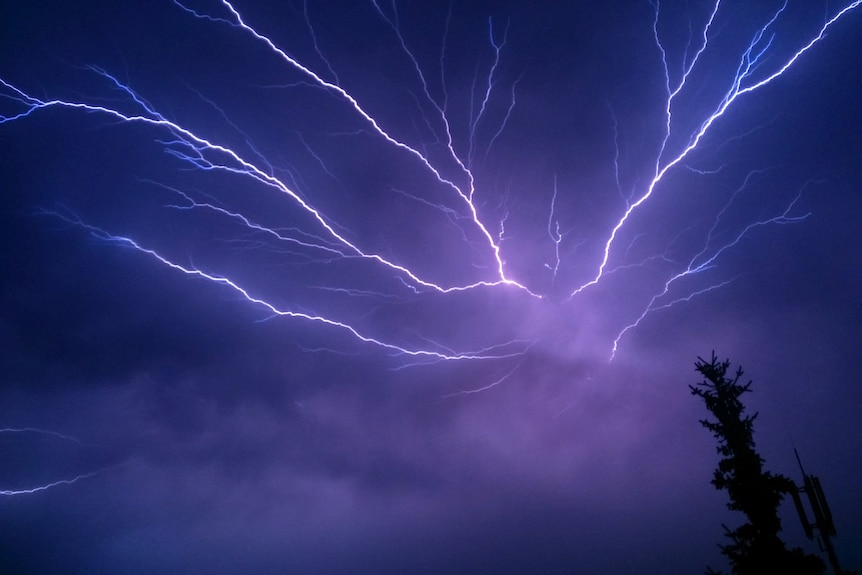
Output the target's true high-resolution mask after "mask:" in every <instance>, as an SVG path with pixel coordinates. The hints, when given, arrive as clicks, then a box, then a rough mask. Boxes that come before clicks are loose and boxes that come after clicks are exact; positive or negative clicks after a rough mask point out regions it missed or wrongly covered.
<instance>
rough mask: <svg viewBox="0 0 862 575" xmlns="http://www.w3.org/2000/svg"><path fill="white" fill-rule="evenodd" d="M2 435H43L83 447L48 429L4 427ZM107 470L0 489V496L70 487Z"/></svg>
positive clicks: (76, 440)
mask: <svg viewBox="0 0 862 575" xmlns="http://www.w3.org/2000/svg"><path fill="white" fill-rule="evenodd" d="M3 434H14V435H43V436H47V437H52V438H55V439H60V440H63V441H68V442H71V443H75V444H77V445H78V446H82V445H83V443H81V441H80V440H78V439H77V438H75V437H72V436H70V435H65V434H62V433H59V432H57V431H51V430H50V429H39V428H36V427H19V428H14V427H6V428H3V429H0V435H3ZM108 469H109V468H104V469H99V470H96V471H92V472H90V473H81V474H78V475H76V476H74V477H72V478H68V479H58V480H55V481H51V482H48V483H43V484H41V485H36V486H34V487H25V488H21V489H0V496H5V497H12V496H17V495H31V494H33V493H38V492H40V491H47V490H48V489H51V488H54V487H58V486H61V485H72V484H74V483H77V482H78V481H81V480H82V479H87V478H89V477H93V476H94V475H98V474H100V473H104V472H105V471H107V470H108Z"/></svg>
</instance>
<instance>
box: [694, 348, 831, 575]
mask: <svg viewBox="0 0 862 575" xmlns="http://www.w3.org/2000/svg"><path fill="white" fill-rule="evenodd" d="M697 359H698V361H697V362H696V363H695V370H696V371H697V372H699V373H700V374H701V375H702V376H703V378H704V379H703V381H702V382H701V383H699V384H697V385H690V386H689V389H690V390H691V393H692V394H693V395H696V396H697V397H699V398H701V399H702V400H703V401H704V403H705V404H706V408H707V410H708V411H709V412H710V413H711V414H712V415H713V416H714V417H715V420H709V419H702V420H700V423H701V425H703V426H704V427H705V428H707V429H708V430H709V431H711V432H712V435H713V436H714V437H715V438H716V439H717V440H718V448H717V450H718V453H719V454H720V455H721V456H722V459H721V461H719V463H718V468H717V469H716V470H715V473H714V475H713V478H712V484H713V485H714V486H715V488H716V489H718V490H726V491H727V494H728V497H729V498H730V502H729V503H728V504H727V506H728V508H730V509H732V510H734V511H741V512H742V513H743V514H745V516H746V518H747V519H748V521H747V522H746V523H744V524H743V525H741V526H739V527H737V528H736V529H732V530H731V529H729V528H728V527H727V526H723V527H724V530H725V535H726V536H727V537H728V538H729V539H730V543H728V544H726V545H720V547H721V552H722V553H723V554H724V555H725V556H726V557H727V558H728V560H729V561H730V566H731V571H732V573H734V574H735V575H755V574H756V575H760V574H765V573H795V574H798V575H822V574H823V573H824V572H825V571H826V565H825V564H824V563H823V561H822V560H821V559H820V558H819V557H817V556H816V555H810V554H806V553H805V552H804V551H802V549H800V548H798V547H796V548H793V549H787V547H786V545H785V544H784V541H782V540H781V538H780V537H779V535H778V534H779V532H780V531H781V520H780V519H779V517H778V506H779V504H780V503H781V500H782V499H783V497H784V495H785V494H786V493H790V492H791V491H792V490H795V489H796V486H795V485H794V483H793V481H791V480H790V479H788V478H787V477H785V476H784V475H775V474H772V473H770V472H769V471H765V470H764V468H763V463H764V461H763V458H761V457H760V454H758V453H757V451H756V450H755V448H754V420H755V419H756V418H757V413H755V414H754V415H746V414H745V405H744V404H743V403H742V401H741V399H740V397H741V396H742V394H744V393H746V392H748V391H750V389H749V388H750V386H751V381H749V382H748V383H745V384H741V383H740V379H741V378H742V375H743V371H742V368H739V369H737V371H736V374H735V376H733V377H732V378H729V377H728V376H727V370H728V368H729V367H730V361H729V360H725V361H719V360H718V359H717V358H716V356H715V352H713V353H712V358H711V359H710V360H709V361H706V360H704V359H703V358H700V357H698V358H697ZM707 573H708V574H715V573H717V572H715V571H713V570H712V569H707Z"/></svg>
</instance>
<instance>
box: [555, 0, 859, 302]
mask: <svg viewBox="0 0 862 575" xmlns="http://www.w3.org/2000/svg"><path fill="white" fill-rule="evenodd" d="M859 4H862V0H857V1H856V2H852V3H851V4H848V5H847V6H845V7H844V8H842V9H841V10H840V11H839V12H838V13H836V14H835V15H834V16H832V17H831V18H829V19H828V20H827V21H826V22H825V23H824V24H823V26H822V27H821V28H820V30H819V31H818V33H817V34H816V35H815V36H814V37H813V38H812V39H811V40H809V41H808V42H807V43H806V44H804V45H803V46H802V47H801V48H799V49H798V50H797V51H796V52H794V53H793V55H792V56H790V57H789V58H787V59H786V60H785V61H784V63H783V64H782V65H781V66H778V67H777V68H776V69H774V70H773V71H772V72H771V73H767V74H766V75H765V77H762V78H761V79H760V80H757V79H756V73H757V72H758V70H759V69H760V67H761V64H762V63H763V61H764V60H765V58H766V56H767V55H768V54H769V49H770V47H771V45H772V41H773V36H772V35H770V28H771V27H772V26H773V25H774V24H775V22H776V21H777V20H778V18H779V17H780V16H781V14H782V13H783V12H784V10H785V9H786V8H787V2H786V1H785V2H784V4H782V6H781V7H780V8H779V9H778V10H776V12H775V13H774V14H773V16H772V18H771V19H770V20H769V21H768V22H767V23H766V24H764V25H763V27H761V28H760V29H759V30H758V31H757V32H756V33H755V34H754V36H753V37H752V39H751V41H750V42H749V44H748V47H747V48H746V49H745V51H744V52H743V53H742V55H741V56H740V58H739V64H738V66H737V69H736V74H735V75H734V76H733V78H732V80H731V81H730V83H729V86H728V87H727V89H726V91H725V93H724V96H723V97H722V98H721V100H720V102H719V103H718V104H717V105H716V107H715V108H714V109H713V111H712V112H711V113H709V114H708V115H707V116H706V119H705V120H703V122H702V123H701V124H700V127H699V128H698V129H697V130H696V131H695V132H694V133H692V134H691V135H690V137H689V140H688V143H687V144H686V145H685V146H683V148H682V149H681V150H680V151H679V152H677V153H676V154H673V153H671V154H669V156H670V158H669V159H665V156H666V155H668V154H666V152H667V145H668V142H669V140H670V137H671V134H672V132H673V125H674V122H673V119H674V114H673V105H674V102H675V100H676V99H677V97H678V96H679V95H680V94H681V93H682V92H683V90H684V89H685V88H686V86H687V83H688V80H689V78H690V76H691V73H692V71H693V70H694V69H695V67H696V65H697V63H698V60H699V59H700V56H701V55H702V54H703V53H704V52H705V51H706V50H707V49H708V47H709V40H710V30H711V28H712V24H713V22H714V20H715V17H716V14H717V13H718V10H719V7H720V5H721V0H718V1H717V2H716V3H715V4H714V5H713V10H712V12H711V14H710V16H709V19H708V20H707V22H706V24H705V26H704V27H703V34H702V42H701V45H700V47H699V48H698V50H697V52H696V53H695V55H694V57H693V58H692V59H691V62H690V63H689V64H688V66H686V68H685V71H684V73H683V74H682V75H681V77H680V79H679V81H678V82H677V83H676V84H673V83H672V81H671V77H670V72H669V66H668V62H667V51H666V50H665V47H664V44H663V43H662V41H661V38H660V35H659V32H658V22H659V3H658V2H654V3H653V7H654V8H655V19H654V20H653V35H654V37H655V43H656V47H657V48H658V50H659V52H660V53H661V56H662V64H663V65H664V76H665V80H666V81H665V88H666V93H667V99H666V101H665V117H666V124H665V128H666V130H665V136H664V139H663V141H662V144H661V147H660V149H659V153H658V156H657V159H656V164H655V175H654V176H653V178H652V180H651V181H650V183H649V185H648V186H647V187H646V190H645V191H644V192H643V193H642V194H641V195H640V197H638V199H637V200H635V201H634V202H633V203H632V204H631V205H629V206H628V208H627V209H626V210H625V212H624V213H623V215H622V216H621V217H620V219H619V220H618V221H617V223H616V225H614V227H613V228H612V229H611V232H610V235H609V236H608V239H607V241H606V242H605V246H604V251H603V254H602V260H601V263H600V264H599V267H598V271H597V273H596V275H595V277H594V278H593V279H592V280H590V281H588V282H586V283H584V284H583V285H581V286H580V287H578V288H577V289H576V290H574V291H573V292H572V296H575V295H577V294H579V293H580V292H582V291H583V290H584V289H586V288H588V287H590V286H594V285H596V284H598V283H599V281H600V280H601V279H602V277H603V276H604V275H605V269H606V267H607V265H608V260H609V259H610V255H611V249H612V247H613V245H614V243H615V241H616V239H617V236H618V235H619V232H620V230H622V228H623V227H624V226H625V225H626V223H627V222H628V221H629V219H630V218H631V217H632V215H633V214H634V213H635V212H636V211H637V210H638V208H640V207H641V206H643V205H644V204H646V203H647V202H648V201H649V200H650V198H651V197H652V196H653V194H654V193H655V192H656V189H657V187H658V185H659V184H660V183H661V182H662V180H663V179H664V178H665V176H666V175H667V174H668V172H670V171H671V170H672V169H674V168H675V167H677V166H679V165H681V164H682V163H683V162H684V161H685V160H686V159H687V158H688V157H689V156H691V155H692V153H693V152H694V151H695V150H697V149H698V147H699V145H700V143H701V141H702V140H703V138H704V137H706V135H707V134H708V133H709V131H710V128H712V126H713V125H714V124H715V123H716V122H717V121H718V120H719V119H721V118H722V117H723V116H724V115H725V114H726V113H727V111H728V110H730V109H731V107H732V106H734V104H735V103H736V102H737V101H738V100H739V99H740V98H741V97H743V96H745V95H747V94H751V93H753V92H755V91H757V90H760V89H761V88H764V87H765V86H767V85H769V84H770V83H771V82H772V81H774V80H775V79H776V78H778V77H780V76H782V75H783V74H784V73H785V72H787V71H788V70H789V69H790V68H791V67H792V66H793V65H794V64H795V63H796V62H797V61H798V60H799V59H800V58H801V57H802V56H803V55H804V54H805V53H806V52H808V51H809V50H811V49H812V48H813V47H814V46H815V45H816V44H817V43H818V42H820V41H821V40H823V38H824V37H825V36H826V31H827V30H828V29H829V28H830V27H831V26H833V25H834V24H835V23H836V22H838V21H839V20H840V19H841V18H842V17H843V16H844V15H845V14H847V13H848V12H850V11H851V10H854V9H855V8H857V7H858V6H859ZM782 221H783V220H782ZM728 247H729V246H728ZM722 251H723V250H722ZM716 255H718V254H716ZM671 281H673V280H671Z"/></svg>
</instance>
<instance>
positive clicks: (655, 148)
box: [2, 1, 860, 365]
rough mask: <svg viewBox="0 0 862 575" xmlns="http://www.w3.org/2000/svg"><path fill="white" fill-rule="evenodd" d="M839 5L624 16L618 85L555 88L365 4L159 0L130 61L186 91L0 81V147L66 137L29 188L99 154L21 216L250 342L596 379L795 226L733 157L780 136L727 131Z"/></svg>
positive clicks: (131, 77)
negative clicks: (243, 329)
mask: <svg viewBox="0 0 862 575" xmlns="http://www.w3.org/2000/svg"><path fill="white" fill-rule="evenodd" d="M859 3H860V2H853V3H850V4H847V5H845V6H843V7H841V8H840V9H837V10H834V11H832V12H831V13H830V14H828V15H827V17H826V18H825V19H824V20H822V21H820V22H813V23H811V24H810V25H809V26H808V27H807V28H806V29H805V31H804V33H800V32H799V31H798V30H795V29H793V27H792V26H788V25H786V24H785V22H786V21H789V20H792V15H791V13H792V12H793V9H794V7H792V6H788V5H787V4H780V3H779V4H776V5H775V6H774V7H773V8H772V9H771V10H770V11H764V12H762V13H757V14H753V13H748V12H746V11H745V10H746V9H744V8H742V7H736V6H732V5H730V4H729V3H721V2H716V3H714V4H705V5H703V6H701V7H700V8H699V9H697V10H692V11H691V12H689V13H684V14H679V13H672V12H671V10H673V9H674V8H672V7H668V8H665V7H664V6H660V5H659V4H658V3H655V4H653V5H650V4H649V3H644V6H643V7H642V8H641V9H640V10H639V11H638V13H637V14H625V15H624V17H621V19H623V20H625V19H627V18H631V19H632V20H636V21H638V22H639V23H640V24H639V28H638V33H637V34H638V35H637V37H636V39H635V40H633V39H632V38H623V37H617V36H615V35H613V34H609V36H608V37H607V38H602V39H600V41H599V44H600V46H602V47H603V48H602V49H606V48H608V47H611V46H613V47H614V49H615V50H616V51H619V50H620V48H619V45H620V44H627V43H630V42H634V43H642V45H643V47H644V50H647V49H648V50H649V52H650V53H651V54H652V56H651V57H649V58H647V62H648V65H649V68H650V70H649V73H648V74H645V73H643V70H642V69H643V66H644V63H643V54H636V55H633V56H632V57H634V56H637V57H638V58H640V61H639V62H638V68H639V69H640V70H641V73H640V74H639V75H637V76H635V75H633V69H625V68H626V66H625V65H624V66H622V68H624V70H623V71H622V72H620V71H618V70H615V69H612V68H610V67H608V68H605V66H606V64H605V62H607V61H608V59H600V58H599V57H600V56H602V54H596V57H597V58H599V59H597V60H596V63H594V64H592V65H587V64H585V65H584V66H583V67H582V68H580V69H576V70H568V71H566V70H561V69H559V68H555V67H554V64H553V58H554V56H553V55H550V54H549V55H548V61H546V62H536V61H527V60H525V59H524V58H521V57H519V44H518V42H522V41H526V40H525V37H524V36H523V35H519V34H518V32H517V30H516V28H517V26H518V25H517V23H516V22H509V21H507V20H506V19H505V18H498V17H492V18H490V19H484V18H485V17H483V19H481V20H478V19H477V20H470V21H469V23H470V26H466V25H465V23H464V22H462V21H461V20H460V19H459V15H458V14H457V13H454V12H452V13H449V14H445V13H444V14H438V15H429V14H425V13H419V12H417V10H421V9H420V8H415V7H412V8H408V7H402V6H400V5H399V4H397V3H388V2H369V3H367V4H365V3H355V4H356V5H355V6H351V7H349V8H345V9H344V11H343V12H339V13H338V14H323V13H320V14H318V13H316V11H315V7H314V6H313V5H308V6H304V7H303V10H300V11H298V12H289V13H287V12H286V13H284V14H281V15H280V17H279V18H278V19H277V20H272V19H271V18H270V19H267V18H263V17H256V14H254V13H252V8H253V7H251V6H249V7H248V8H247V9H248V11H249V13H248V14H246V8H245V7H244V6H243V5H241V4H239V3H237V4H236V5H234V4H232V3H229V2H226V1H225V2H200V3H195V4H194V5H193V4H190V3H181V2H175V3H173V4H167V3H166V4H164V5H160V6H158V8H157V10H158V11H159V12H164V11H168V12H170V15H169V16H168V18H169V19H171V22H173V23H177V24H176V25H177V26H182V30H183V32H182V33H180V32H176V36H175V37H174V36H172V37H171V38H170V41H164V42H163V45H159V46H154V45H153V43H152V42H151V41H145V40H146V38H147V34H149V33H150V32H148V31H144V32H142V34H143V37H142V38H139V39H138V40H139V41H141V42H144V44H145V46H144V48H141V50H144V49H146V50H147V51H149V52H156V53H158V54H159V57H162V58H164V59H165V61H170V62H171V63H172V68H173V67H174V66H175V67H176V69H177V70H182V71H183V72H182V73H177V74H163V73H162V72H161V71H160V69H159V68H158V67H157V66H154V65H153V64H152V62H151V61H149V62H148V65H144V63H143V60H141V54H140V53H138V52H137V51H136V48H135V47H131V48H130V50H131V52H130V53H124V55H123V65H117V66H106V65H102V64H99V65H96V64H94V63H93V62H80V63H79V62H76V63H75V64H80V67H79V68H69V67H68V65H67V64H65V63H64V65H65V66H67V69H66V71H65V72H64V73H63V74H62V77H64V78H67V79H68V80H69V81H70V82H73V84H71V85H73V86H74V89H71V88H69V87H64V85H63V83H62V82H59V81H53V80H51V79H50V78H47V77H46V78H42V79H41V80H39V81H36V82H33V81H28V80H26V79H25V78H27V77H28V76H27V75H25V74H22V73H20V71H19V74H18V76H17V77H15V78H13V77H11V76H4V77H3V79H2V96H3V99H2V105H3V108H2V122H3V123H5V124H10V123H16V124H19V123H28V122H57V123H58V124H61V125H63V126H65V130H66V132H65V134H66V135H64V136H62V137H63V138H69V139H68V140H66V139H63V140H61V141H55V142H43V143H41V144H40V145H44V146H45V149H46V152H45V157H44V160H45V162H46V166H48V165H49V163H48V162H49V160H50V156H51V155H52V154H75V153H76V148H77V147H78V142H79V141H84V140H85V141H87V142H88V143H90V144H93V146H94V147H95V148H96V149H100V150H101V151H102V153H104V154H105V156H104V158H101V157H100V158H95V159H94V160H93V161H94V162H95V163H96V164H106V165H102V170H101V171H100V173H97V174H93V175H91V178H92V179H91V180H90V182H91V187H90V188H89V189H88V190H87V194H88V196H87V198H86V199H85V200H78V201H72V200H71V199H69V198H71V197H75V196H78V197H80V196H81V194H80V193H69V192H70V190H66V189H58V190H57V195H58V197H59V198H65V199H61V201H57V202H56V203H54V204H52V205H48V206H40V208H39V211H40V213H46V214H49V215H51V216H52V217H54V218H56V219H55V221H58V222H66V223H69V224H72V227H75V228H77V229H80V230H82V231H85V232H89V233H91V234H92V235H93V237H95V238H98V239H99V240H102V241H105V242H107V243H110V244H115V245H116V246H118V247H123V248H130V249H131V250H132V251H133V252H135V255H136V256H138V257H140V258H141V260H142V264H141V265H148V264H153V265H156V266H165V267H166V269H169V270H171V271H172V272H176V275H177V278H178V281H179V280H180V276H183V275H185V276H190V280H193V281H199V282H206V283H209V284H213V285H214V286H217V287H218V288H220V289H223V290H225V292H226V297H230V298H233V299H239V300H245V301H247V302H248V303H249V304H250V305H251V306H253V307H254V308H255V309H258V310H260V312H261V316H260V317H261V319H268V318H273V319H275V318H285V319H293V320H297V321H303V322H310V323H315V324H318V325H319V329H321V330H334V331H336V332H338V333H339V334H341V335H343V336H344V337H345V339H344V340H341V341H340V343H338V344H334V345H333V347H335V348H339V349H343V348H344V347H345V346H347V345H349V344H348V343H346V342H347V341H351V340H353V341H356V342H357V344H358V345H360V346H365V347H368V348H376V349H378V350H379V351H380V352H382V353H386V354H391V355H393V356H395V357H396V358H398V361H399V362H400V363H399V365H404V364H413V363H416V362H420V363H424V362H428V361H449V360H478V359H493V358H510V357H512V356H514V355H517V354H519V353H522V352H524V351H525V350H526V349H527V348H528V347H529V346H530V345H532V344H533V343H534V342H535V341H537V340H539V339H542V338H554V339H563V340H566V339H568V338H571V339H572V340H573V341H575V340H579V338H588V339H589V340H590V341H599V342H601V346H602V348H603V350H604V352H603V353H604V355H605V356H606V357H611V356H613V355H614V354H615V353H616V352H617V351H618V350H619V349H620V346H624V345H625V336H626V335H627V334H628V333H630V332H631V331H632V330H635V329H636V328H637V327H638V326H639V325H640V324H641V322H643V321H645V320H647V318H648V317H649V316H650V315H651V314H653V313H661V310H664V309H667V308H668V307H670V306H674V305H685V303H687V302H690V301H691V300H692V299H693V298H697V297H708V295H707V294H709V293H711V292H713V291H714V290H719V289H722V288H723V287H724V286H726V285H727V284H728V283H730V282H732V281H733V280H734V279H735V277H736V274H735V272H734V273H728V272H726V271H724V270H723V265H725V262H726V260H727V258H730V257H733V254H734V253H738V252H740V251H742V250H745V249H746V245H747V242H750V241H755V240H756V238H757V236H758V234H760V233H762V229H761V228H768V227H775V226H777V225H778V224H784V223H798V222H801V221H803V220H804V219H805V217H806V215H807V211H806V210H805V208H804V207H803V206H804V205H805V201H804V200H805V194H806V191H807V190H808V189H809V187H810V186H811V185H813V184H812V183H811V182H807V183H806V182H805V181H800V182H798V183H796V184H792V185H788V184H783V185H782V186H781V189H774V185H773V184H772V182H771V181H770V177H771V175H772V174H773V173H774V172H775V171H776V170H777V168H776V167H775V166H752V165H748V164H744V163H741V162H738V161H733V160H732V157H731V155H730V154H728V153H727V150H732V149H733V148H734V146H736V145H738V144H739V142H744V141H745V138H746V134H748V133H749V132H751V131H757V130H758V129H759V130H768V129H769V123H770V122H772V121H774V120H775V118H773V117H771V116H768V115H764V116H762V117H754V118H753V119H752V118H751V116H748V118H749V123H747V124H745V125H739V124H738V123H737V122H738V119H737V116H735V114H737V109H744V108H745V106H746V101H747V100H748V101H750V100H753V99H754V98H755V93H757V94H762V95H761V96H758V97H762V98H764V99H768V98H769V97H770V91H779V90H781V89H782V87H781V86H779V85H777V84H778V79H779V78H780V77H781V76H782V75H785V74H794V73H796V70H795V68H796V67H798V65H799V63H800V62H801V61H803V60H805V59H809V58H816V57H817V54H816V52H817V50H816V48H817V45H818V43H820V42H826V41H828V40H827V39H826V32H827V31H831V30H832V29H833V28H838V27H840V26H841V25H842V24H843V22H842V20H843V19H845V18H846V17H848V15H849V14H850V12H851V11H852V10H854V9H855V8H857V7H858V5H859ZM145 10H154V9H153V8H147V9H145ZM751 10H754V9H751ZM754 12H756V10H755V11H754ZM753 16H757V20H756V21H757V25H756V26H751V25H749V24H748V22H751V21H754V20H755V19H754V18H753ZM344 22H351V23H353V22H362V23H363V24H362V26H353V25H350V26H346V25H345V24H344ZM679 22H685V23H686V25H685V26H680V25H679ZM419 23H422V26H419ZM477 23H478V25H474V24H477ZM468 28H469V29H468ZM167 30H170V28H168V29H167ZM167 30H165V31H163V32H164V33H167ZM333 30H335V32H333ZM680 30H683V31H684V32H683V33H680ZM531 32H535V31H531ZM576 36H577V34H574V33H573V43H575V44H577V43H576V42H574V39H575V37H576ZM132 44H134V42H132ZM465 46H470V49H465ZM573 49H577V48H573ZM611 60H613V59H611ZM24 72H25V73H26V72H27V71H26V70H24ZM3 73H4V74H5V72H3ZM579 82H593V83H596V84H597V85H599V86H605V87H606V88H607V91H606V93H602V94H599V95H598V97H597V98H596V100H595V101H588V100H586V99H582V98H579V97H578V96H577V94H576V93H574V92H570V90H573V89H574V88H575V87H576V86H577V85H578V83H579ZM554 98H563V99H564V100H567V101H568V102H569V105H568V106H559V105H558V104H559V102H554V105H550V104H548V102H549V101H553V100H554ZM635 110H636V112H635ZM644 110H646V112H645V111H644ZM582 115H586V116H587V117H589V118H591V119H590V122H592V123H593V124H594V125H592V126H588V127H589V128H590V132H589V133H590V135H591V142H590V144H585V143H584V141H583V140H582V136H581V135H580V132H581V131H583V130H584V129H585V126H587V124H585V123H583V122H581V123H578V122H576V121H575V120H574V118H577V117H580V116H582ZM72 122H78V123H77V124H75V125H70V124H69V123H72ZM69 134H74V136H70V135H69ZM595 134H601V136H595ZM58 138H60V136H58ZM72 138H74V140H73V139H72ZM130 142H134V143H130ZM142 144H146V146H145V147H143V148H141V145H142ZM540 146H541V147H540ZM124 147H128V148H129V150H130V153H128V154H125V153H124ZM48 150H50V151H48ZM132 150H134V152H132ZM141 150H143V152H141ZM540 150H541V151H540ZM67 185H70V184H67V183H63V184H58V186H60V187H63V186H67ZM76 185H80V184H76ZM768 233H778V232H774V231H773V232H768ZM143 261H148V264H144V263H143ZM544 308H549V309H550V310H551V311H549V312H548V311H539V312H537V311H536V310H537V309H539V310H541V309H544ZM536 314H538V316H540V317H543V318H544V319H542V320H541V321H540V322H538V323H537V322H536V321H533V320H534V316H535V315H536ZM587 316H589V319H588V318H587ZM548 322H552V323H554V325H553V326H550V327H549V323H548ZM465 325H469V326H470V328H469V329H466V328H465ZM585 331H588V332H589V333H587V334H585V333H584V332H585ZM575 334H579V335H575Z"/></svg>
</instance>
